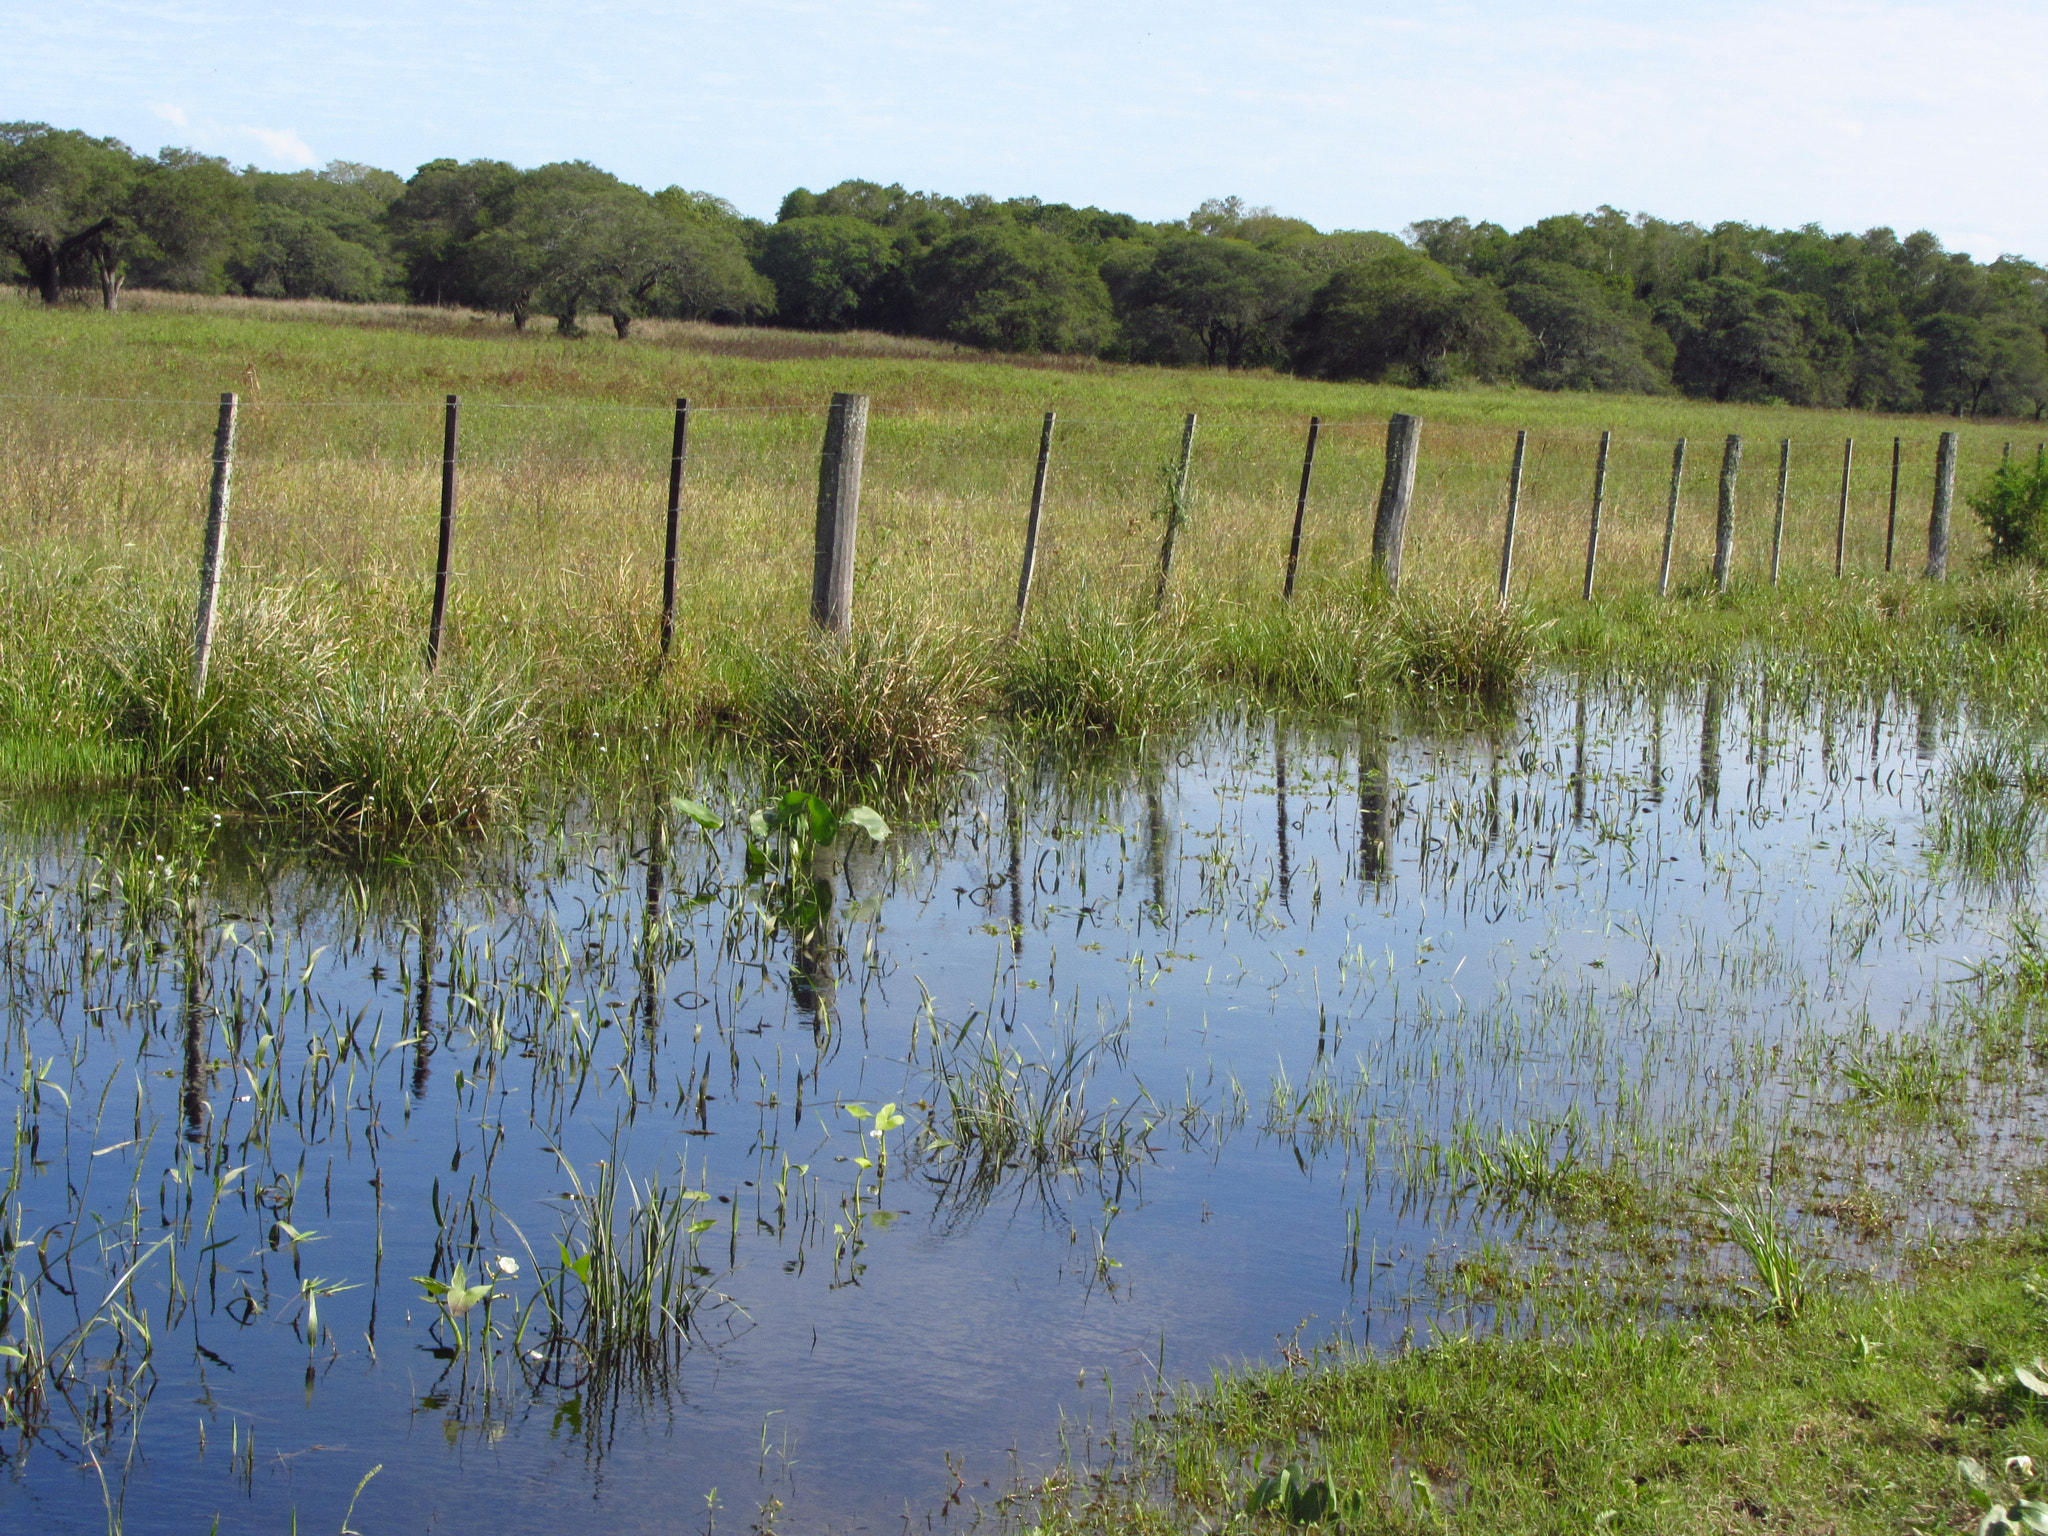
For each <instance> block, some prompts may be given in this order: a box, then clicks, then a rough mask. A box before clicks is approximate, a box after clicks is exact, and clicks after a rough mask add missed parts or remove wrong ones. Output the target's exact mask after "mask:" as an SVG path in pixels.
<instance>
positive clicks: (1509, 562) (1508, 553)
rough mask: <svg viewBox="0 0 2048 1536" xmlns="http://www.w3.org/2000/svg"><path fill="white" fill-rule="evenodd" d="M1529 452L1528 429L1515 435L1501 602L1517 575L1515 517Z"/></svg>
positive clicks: (1502, 556)
mask: <svg viewBox="0 0 2048 1536" xmlns="http://www.w3.org/2000/svg"><path fill="white" fill-rule="evenodd" d="M1528 451H1529V433H1528V429H1527V428H1524V429H1523V430H1521V431H1519V432H1517V433H1516V434H1515V467H1514V468H1513V469H1511V470H1509V471H1508V525H1507V528H1506V529H1505V530H1504V531H1503V532H1502V534H1501V536H1500V600H1501V601H1502V602H1506V601H1507V600H1508V578H1509V577H1511V576H1513V575H1514V573H1515V517H1516V514H1517V513H1519V512H1520V511H1521V509H1522V460H1523V457H1524V456H1525V455H1526V454H1527V453H1528Z"/></svg>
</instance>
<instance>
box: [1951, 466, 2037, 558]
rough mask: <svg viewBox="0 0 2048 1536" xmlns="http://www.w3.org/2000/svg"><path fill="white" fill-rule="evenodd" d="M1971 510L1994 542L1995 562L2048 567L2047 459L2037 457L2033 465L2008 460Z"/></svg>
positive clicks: (1988, 483) (1978, 497)
mask: <svg viewBox="0 0 2048 1536" xmlns="http://www.w3.org/2000/svg"><path fill="white" fill-rule="evenodd" d="M1970 506H1971V509H1972V510H1973V511H1975V512H1976V514H1977V518H1978V521H1980V522H1981V523H1983V525H1984V532H1985V533H1986V534H1987V535H1989V537H1990V539H1991V558H1992V559H1993V560H1995V561H2000V562H2005V561H2015V560H2024V561H2026V562H2028V563H2029V564H2031V565H2048V455H2043V454H2036V455H2035V456H2034V462H2033V463H2032V464H2024V463H2022V462H2020V461H2019V460H2017V459H2007V460H2006V461H2005V462H2004V463H2003V464H2001V465H1999V466H1998V468H1997V469H1995V470H1993V471H1992V472H1991V478H1990V479H1989V480H1987V481H1985V482H1984V487H1983V489H1982V490H1980V491H1978V492H1977V494H1976V495H1974V496H1972V497H1971V498H1970Z"/></svg>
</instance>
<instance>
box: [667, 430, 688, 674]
mask: <svg viewBox="0 0 2048 1536" xmlns="http://www.w3.org/2000/svg"><path fill="white" fill-rule="evenodd" d="M689 456H690V402H689V401H688V400H680V399H679V400H677V401H676V431H675V437H674V438H673V439H672V440H671V442H670V443H669V451H668V537H667V539H666V540H665V541H664V542H663V544H662V553H661V654H662V659H663V660H667V658H668V648H669V646H670V645H671V644H672V643H673V642H674V640H675V637H676V535H677V531H678V530H677V524H678V523H679V522H680V521H681V519H682V512H683V469H684V466H685V465H686V463H687V462H688V460H689Z"/></svg>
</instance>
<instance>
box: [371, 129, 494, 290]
mask: <svg viewBox="0 0 2048 1536" xmlns="http://www.w3.org/2000/svg"><path fill="white" fill-rule="evenodd" d="M518 183H519V172H518V171H517V170H516V169H514V168H513V167H512V166H510V165H508V164H506V163H505V162H504V161H502V160H471V161H468V162H466V163H464V162H458V161H454V160H430V161H428V162H427V163H426V164H425V165H423V166H421V167H420V168H419V169H418V170H417V171H415V172H414V173H413V177H412V180H410V181H408V182H407V183H406V184H405V190H404V191H403V192H401V193H400V194H399V195H398V197H397V198H396V199H395V200H394V201H393V202H392V204H391V206H390V207H389V208H388V209H386V210H385V216H384V217H385V225H386V227H387V228H388V229H389V230H390V232H391V242H392V246H393V249H394V252H395V253H396V255H397V257H398V259H399V261H400V263H401V264H402V265H403V266H404V268H405V290H406V296H407V297H408V298H410V299H411V300H412V301H413V302H414V303H415V304H454V303H469V304H479V303H488V302H489V300H488V298H487V297H486V295H485V292H484V280H483V274H482V273H481V271H480V270H479V269H478V267H477V265H476V250H475V242H476V240H477V238H478V237H479V236H480V235H481V234H482V233H483V232H484V231H485V230H486V229H488V228H489V227H490V226H491V225H492V224H493V223H494V222H495V221H496V220H497V219H498V218H499V217H500V216H501V215H502V213H503V212H504V205H505V203H506V200H507V199H508V198H509V197H510V196H511V193H512V189H513V188H514V187H516V186H517V185H518Z"/></svg>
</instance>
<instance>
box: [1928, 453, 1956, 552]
mask: <svg viewBox="0 0 2048 1536" xmlns="http://www.w3.org/2000/svg"><path fill="white" fill-rule="evenodd" d="M1955 499H1956V435H1955V433H1953V432H1944V433H1942V434H1941V446H1940V447H1939V448H1937V449H1936V450H1935V454H1934V515H1933V516H1932V517H1930V518H1929V519H1928V520H1927V579H1928V580H1929V581H1940V580H1942V579H1943V578H1944V577H1945V576H1947V575H1948V515H1949V510H1950V508H1951V507H1953V506H1954V505H1955Z"/></svg>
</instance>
